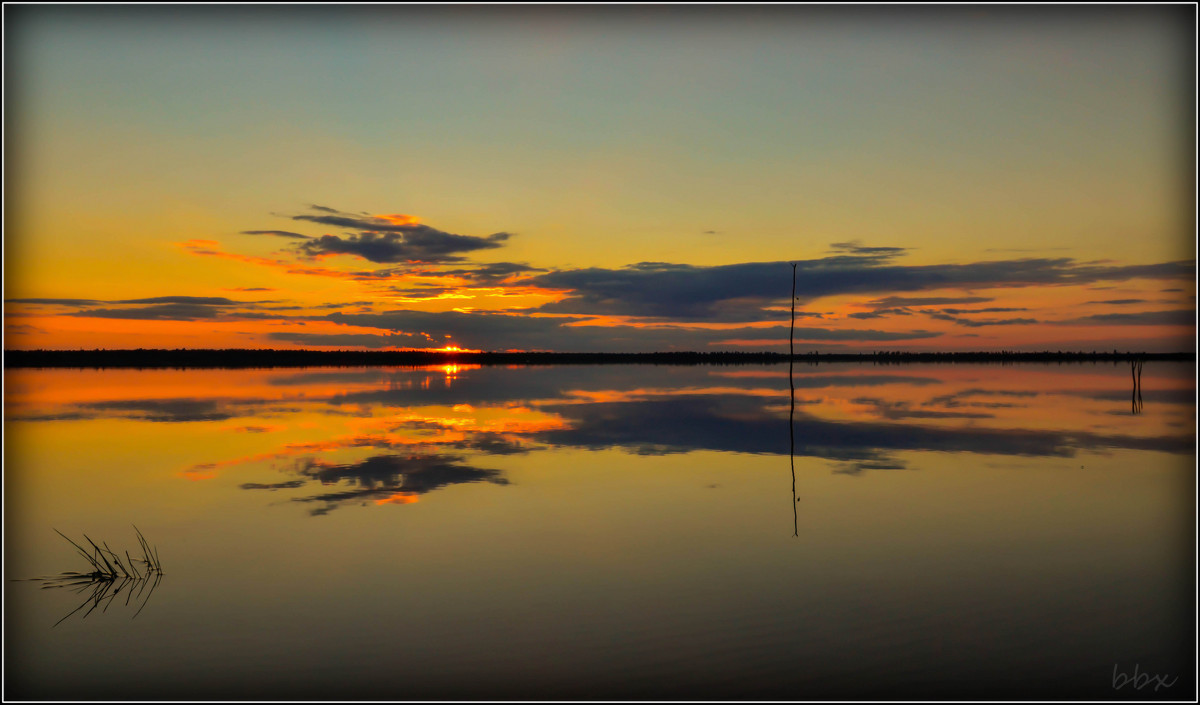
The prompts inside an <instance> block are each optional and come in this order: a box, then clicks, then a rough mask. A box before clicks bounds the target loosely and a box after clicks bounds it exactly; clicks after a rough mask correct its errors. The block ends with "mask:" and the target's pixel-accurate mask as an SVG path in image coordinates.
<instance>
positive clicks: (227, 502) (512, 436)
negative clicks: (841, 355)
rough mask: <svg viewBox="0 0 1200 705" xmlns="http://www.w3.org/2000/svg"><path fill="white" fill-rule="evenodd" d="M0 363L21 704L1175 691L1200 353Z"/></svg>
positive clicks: (1188, 669)
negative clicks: (115, 560) (151, 569)
mask: <svg viewBox="0 0 1200 705" xmlns="http://www.w3.org/2000/svg"><path fill="white" fill-rule="evenodd" d="M5 380H6V385H7V392H6V398H5V411H6V417H5V418H6V422H5V429H6V442H5V522H6V523H5V570H6V578H8V580H6V581H5V618H6V619H5V647H6V648H5V659H6V663H5V693H4V695H5V696H6V697H7V698H21V699H41V698H69V699H80V698H83V699H105V700H118V699H123V698H150V697H165V698H169V699H224V698H239V699H284V698H318V699H337V700H348V699H377V698H384V699H416V698H488V699H503V698H522V699H542V698H551V697H567V698H587V699H596V698H603V697H623V698H636V697H645V698H667V699H672V698H674V699H680V698H689V699H690V698H699V699H724V698H752V697H762V698H772V699H785V700H803V699H810V698H821V697H833V698H837V697H845V698H888V699H892V698H899V699H911V698H920V697H933V696H959V697H983V698H1021V697H1033V696H1055V697H1078V698H1102V699H1107V698H1118V699H1123V698H1130V699H1135V698H1136V699H1152V698H1170V699H1190V698H1192V697H1194V689H1195V665H1194V646H1193V645H1194V637H1195V622H1194V605H1195V603H1194V595H1195V582H1194V580H1195V578H1194V576H1195V569H1196V562H1195V555H1196V554H1195V539H1194V533H1193V530H1194V522H1195V513H1196V504H1195V496H1196V494H1195V492H1196V479H1195V477H1196V470H1195V463H1196V457H1195V447H1196V445H1195V444H1196V438H1195V428H1196V407H1195V368H1194V366H1193V365H1192V364H1172V363H1147V364H1146V366H1145V369H1144V372H1143V374H1142V388H1141V397H1142V398H1141V404H1140V405H1139V404H1138V400H1137V397H1136V396H1135V395H1134V394H1133V387H1132V384H1131V375H1130V369H1129V366H1128V365H1113V364H1096V365H1092V364H1084V365H1016V366H999V365H957V366H952V365H893V366H872V365H861V364H821V365H819V366H809V365H798V366H797V367H796V369H795V374H794V377H793V384H794V387H795V392H794V410H793V406H792V398H793V397H792V395H791V394H790V392H789V377H788V369H787V367H786V366H728V367H655V366H617V365H612V366H578V367H573V366H572V367H568V366H563V367H522V368H499V367H496V368H480V367H470V366H466V367H464V366H443V367H432V368H421V369H401V368H361V369H301V370H297V369H275V370H145V371H133V370H9V371H6V372H5ZM789 416H792V420H791V421H790V422H789ZM133 524H136V525H137V527H138V528H139V529H141V531H142V532H143V533H144V534H145V535H146V537H147V538H148V539H149V540H150V541H151V542H152V543H154V544H156V545H157V547H158V551H159V554H160V557H161V559H162V562H163V568H164V576H163V579H162V580H161V582H160V583H159V584H157V585H156V586H153V590H151V591H147V590H145V589H143V590H141V591H140V592H137V591H136V586H131V588H130V589H127V590H125V591H123V592H121V593H119V594H116V595H112V596H110V597H112V598H113V599H111V600H110V601H105V602H104V604H101V605H100V608H98V609H96V610H94V611H92V612H91V613H90V614H87V615H86V616H84V615H85V612H86V611H87V610H86V608H85V609H84V610H81V611H79V612H76V613H75V614H73V615H71V612H72V610H75V609H76V608H77V607H79V606H80V605H81V604H84V603H86V602H87V601H88V599H89V594H90V593H88V592H84V593H81V594H77V593H76V592H72V591H70V590H67V589H41V585H40V584H39V583H37V582H15V581H13V579H14V578H33V577H38V576H47V575H53V574H57V573H61V572H63V571H67V570H84V569H85V568H86V566H85V564H84V562H83V560H82V559H81V558H80V557H79V556H78V555H77V554H76V553H75V552H74V549H72V548H71V546H70V545H69V544H68V543H67V542H66V541H64V540H63V539H62V538H61V537H59V536H58V535H57V534H56V533H55V532H54V529H58V530H60V531H62V532H63V533H65V534H66V535H68V536H70V537H72V538H74V539H76V540H81V538H82V535H83V534H84V533H86V534H88V535H89V536H90V537H92V538H93V539H96V540H97V541H100V540H103V541H106V542H107V543H108V544H109V545H110V546H111V547H112V548H113V549H117V550H118V551H123V550H124V549H126V548H128V549H133V548H135V547H136V545H137V544H136V539H135V534H134V530H133V528H132V525H133ZM132 552H133V551H132V550H131V553H132ZM142 587H143V588H144V587H145V586H142ZM139 609H140V610H141V611H140V612H139V611H138V610H139ZM67 615H71V616H67ZM135 615H136V617H135ZM64 617H66V619H63V618H64ZM59 620H62V621H61V622H59ZM56 623H57V626H55V625H56ZM1135 668H1136V669H1137V671H1136V674H1151V675H1152V676H1161V678H1160V679H1158V680H1153V682H1151V680H1150V679H1149V678H1146V677H1141V678H1139V679H1138V680H1137V682H1135V681H1134V676H1135ZM1122 679H1124V680H1122ZM1114 683H1116V684H1117V685H1120V686H1122V687H1121V688H1120V689H1114ZM1139 683H1140V686H1141V687H1140V688H1139V687H1138V684H1139ZM1168 684H1169V685H1168ZM1156 688H1157V690H1156Z"/></svg>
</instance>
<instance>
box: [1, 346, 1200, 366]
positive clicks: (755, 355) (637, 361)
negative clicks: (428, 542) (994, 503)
mask: <svg viewBox="0 0 1200 705" xmlns="http://www.w3.org/2000/svg"><path fill="white" fill-rule="evenodd" d="M1195 360H1196V353H1194V352H1173V353H1145V352H1129V351H1126V352H1119V351H1116V350H1113V351H1111V352H1062V351H1042V352H1013V351H999V352H988V351H976V352H900V351H876V352H866V353H819V352H809V353H796V354H795V355H788V354H786V353H773V352H654V353H556V352H445V351H422V350H402V351H380V350H337V351H326V350H303V349H300V350H250V349H224V350H205V349H175V350H156V349H140V348H139V349H137V350H99V349H96V350H6V351H5V352H4V367H5V369H15V368H38V367H76V368H106V367H126V368H128V367H133V368H156V367H162V368H268V367H384V366H388V367H390V366H405V367H419V366H425V365H448V364H467V365H612V364H616V365H762V364H781V363H784V362H789V361H793V362H802V363H808V364H819V363H822V362H858V363H871V364H877V365H879V364H908V363H999V364H1012V363H1059V364H1062V363H1084V362H1091V363H1099V362H1112V363H1121V362H1125V363H1129V362H1132V361H1182V362H1188V361H1195Z"/></svg>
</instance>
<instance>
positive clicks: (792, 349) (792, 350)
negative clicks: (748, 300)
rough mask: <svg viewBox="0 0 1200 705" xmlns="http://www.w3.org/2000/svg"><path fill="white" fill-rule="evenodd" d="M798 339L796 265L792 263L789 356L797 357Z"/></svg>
mask: <svg viewBox="0 0 1200 705" xmlns="http://www.w3.org/2000/svg"><path fill="white" fill-rule="evenodd" d="M795 338H796V263H795V262H792V327H791V329H790V330H789V331H788V355H795V354H796V349H795V342H794V341H795Z"/></svg>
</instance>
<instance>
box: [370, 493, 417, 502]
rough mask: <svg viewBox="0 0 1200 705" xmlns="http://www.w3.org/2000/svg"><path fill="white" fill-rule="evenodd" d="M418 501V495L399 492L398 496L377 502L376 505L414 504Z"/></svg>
mask: <svg viewBox="0 0 1200 705" xmlns="http://www.w3.org/2000/svg"><path fill="white" fill-rule="evenodd" d="M416 501H417V495H415V494H413V493H412V492H397V493H396V494H394V495H392V496H390V497H385V498H383V499H377V500H375V504H413V503H414V502H416Z"/></svg>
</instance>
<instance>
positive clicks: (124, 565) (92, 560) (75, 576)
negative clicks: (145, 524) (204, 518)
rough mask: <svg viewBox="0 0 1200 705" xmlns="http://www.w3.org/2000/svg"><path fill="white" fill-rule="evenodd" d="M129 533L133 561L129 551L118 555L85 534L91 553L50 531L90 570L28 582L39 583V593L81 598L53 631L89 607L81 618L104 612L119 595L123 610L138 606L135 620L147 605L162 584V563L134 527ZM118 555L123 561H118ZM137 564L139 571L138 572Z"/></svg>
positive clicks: (155, 549)
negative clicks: (60, 591) (134, 544)
mask: <svg viewBox="0 0 1200 705" xmlns="http://www.w3.org/2000/svg"><path fill="white" fill-rule="evenodd" d="M133 530H134V532H135V533H136V534H137V540H138V547H139V550H140V552H141V557H139V558H135V557H134V556H133V555H131V554H130V553H129V551H124V552H123V554H118V553H117V552H116V551H114V550H112V549H111V548H109V546H108V543H107V542H104V541H102V542H100V543H99V544H97V543H96V542H95V541H93V540H92V539H91V538H90V537H89V536H88V535H87V534H84V535H83V538H84V541H86V542H87V544H88V545H89V546H91V550H88V549H87V548H84V547H83V546H82V545H80V544H78V543H76V542H75V541H72V540H71V539H70V538H69V537H68V536H67V535H66V534H64V533H63V532H61V531H59V530H58V529H55V530H54V531H55V533H57V534H58V535H59V536H62V537H63V538H64V539H66V540H67V542H68V543H70V544H71V545H72V546H74V547H75V550H76V551H78V553H79V555H81V556H83V558H84V560H86V561H87V562H88V565H90V566H91V567H92V570H91V571H90V572H78V571H66V572H63V573H60V574H58V575H54V576H50V577H45V578H32V580H36V581H40V582H41V583H42V589H43V590H46V589H54V588H66V589H68V590H71V591H73V592H75V593H77V594H80V595H84V596H85V597H84V600H83V603H82V604H80V605H79V606H78V607H76V608H75V609H74V610H72V611H71V612H69V613H68V614H67V615H66V617H63V618H62V619H60V620H58V621H57V622H55V623H54V626H55V627H57V626H58V625H59V624H62V623H63V622H64V621H66V619H67V617H70V616H71V615H73V614H76V613H77V612H79V611H80V610H82V609H84V608H85V607H88V606H89V605H91V607H90V608H89V609H88V610H87V612H84V614H83V617H82V618H86V617H87V616H88V615H90V614H91V613H92V612H95V611H96V610H97V609H100V611H101V612H106V611H108V608H109V606H110V605H111V604H112V602H113V601H114V600H115V599H116V598H117V596H118V595H120V594H122V593H124V594H125V605H126V606H129V605H131V604H135V603H136V604H137V605H138V608H137V611H136V612H134V614H133V616H134V617H137V616H138V615H139V614H141V612H142V610H143V609H145V607H146V604H147V603H149V602H150V596H151V595H152V594H153V593H154V589H155V588H157V587H158V584H159V582H160V581H161V580H162V576H163V571H162V561H161V560H160V559H159V557H158V549H157V548H155V547H153V546H151V545H150V542H148V541H147V540H146V537H145V536H143V535H142V532H141V531H140V530H139V529H138V528H137V527H136V526H135V527H133ZM122 555H123V556H124V560H122ZM139 564H140V566H141V570H139V569H138V567H139ZM82 618H81V619H82Z"/></svg>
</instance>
